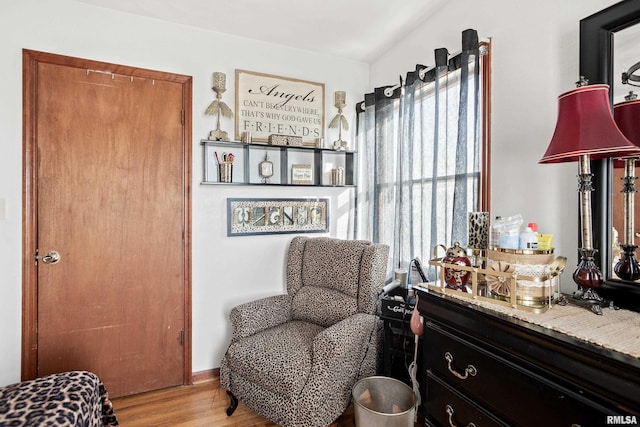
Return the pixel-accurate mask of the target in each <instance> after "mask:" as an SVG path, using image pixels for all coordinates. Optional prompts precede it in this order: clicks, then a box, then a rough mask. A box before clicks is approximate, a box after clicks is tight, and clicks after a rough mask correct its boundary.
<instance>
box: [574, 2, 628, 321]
mask: <svg viewBox="0 0 640 427" xmlns="http://www.w3.org/2000/svg"><path fill="white" fill-rule="evenodd" d="M638 34H640V2H638V1H636V0H625V1H622V2H620V3H616V4H614V5H613V6H611V7H609V8H606V9H604V10H602V11H600V12H598V13H595V14H593V15H591V16H589V17H587V18H584V19H582V20H581V21H580V75H582V76H585V77H586V78H587V79H588V80H589V83H590V84H595V83H605V84H608V85H609V86H610V87H611V88H612V90H611V92H610V97H611V101H612V104H613V102H619V101H621V100H624V95H625V94H626V93H628V92H629V91H630V90H632V89H634V88H633V87H629V86H628V85H622V84H621V74H622V69H623V68H624V67H625V66H626V67H627V69H628V67H629V66H630V65H633V64H634V63H636V62H638V61H640V43H638V41H637V40H638V38H637V37H638ZM631 40H635V41H633V42H632V41H631ZM634 56H635V59H634V58H633V57H634ZM625 64H626V65H625ZM635 89H637V90H635V92H636V93H640V88H635ZM638 120H640V117H639V118H638ZM591 169H592V172H593V173H594V177H593V182H594V187H595V189H594V192H593V194H592V200H593V236H594V247H595V248H596V249H598V251H599V252H598V255H597V256H598V258H597V259H598V265H599V266H600V268H601V270H602V273H603V276H604V278H605V283H604V285H603V286H602V288H601V289H600V291H599V293H600V294H601V295H602V296H604V297H606V298H610V299H613V300H614V301H615V302H616V303H617V304H618V305H620V306H621V307H625V308H630V309H633V310H635V311H640V281H636V282H631V281H626V280H621V279H619V278H618V277H616V276H615V274H614V272H613V262H614V251H613V249H612V248H613V244H614V241H613V238H612V236H613V227H614V221H615V223H616V228H617V227H621V226H620V225H619V224H618V221H622V220H621V218H622V212H623V207H622V198H621V197H620V196H619V192H620V189H621V185H622V183H621V182H620V180H619V177H620V176H621V172H620V171H618V172H616V171H615V169H617V168H614V165H613V161H612V160H610V159H606V160H598V161H594V162H592V167H591ZM638 170H639V168H638V166H637V167H636V176H638V172H637V171H638ZM636 185H638V182H636ZM638 209H640V204H636V210H638ZM614 212H615V214H614ZM614 218H615V219H614ZM636 218H639V216H636ZM635 225H636V230H635V231H638V230H639V229H640V222H639V221H638V219H636V220H635ZM618 231H619V232H620V233H622V228H619V229H618ZM620 237H621V238H622V234H620ZM639 240H640V239H639V238H636V244H637V243H638V241H639ZM637 255H638V251H636V256H637Z"/></svg>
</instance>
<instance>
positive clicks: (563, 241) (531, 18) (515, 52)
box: [371, 0, 616, 292]
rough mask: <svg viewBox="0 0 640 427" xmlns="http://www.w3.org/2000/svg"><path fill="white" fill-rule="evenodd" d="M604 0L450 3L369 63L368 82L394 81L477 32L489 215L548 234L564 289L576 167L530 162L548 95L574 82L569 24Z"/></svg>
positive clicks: (548, 109)
mask: <svg viewBox="0 0 640 427" xmlns="http://www.w3.org/2000/svg"><path fill="white" fill-rule="evenodd" d="M614 3H616V1H614V0H566V1H561V2H559V1H557V0H538V1H534V2H533V1H513V0H484V1H481V2H475V1H464V0H453V1H448V2H445V3H444V6H442V7H441V8H440V9H439V10H438V11H437V12H436V14H434V15H433V16H431V17H430V18H429V19H427V20H426V21H424V22H423V23H422V24H421V25H420V26H419V27H418V28H417V29H415V31H413V32H412V34H410V35H409V36H407V37H405V38H404V39H403V40H402V41H401V42H400V43H398V44H397V45H396V46H394V48H393V49H392V50H391V51H389V52H387V53H386V54H385V55H383V56H381V57H380V58H379V59H378V60H376V61H375V62H373V63H372V64H371V84H372V86H373V87H377V86H383V85H386V84H389V83H390V82H391V83H392V82H396V81H397V79H398V78H397V76H398V74H402V73H403V72H405V71H407V70H413V69H414V68H415V64H416V63H421V64H424V65H432V64H433V63H434V54H433V52H434V49H436V48H440V47H446V48H447V49H449V53H457V52H458V51H459V50H460V48H461V41H460V40H461V33H462V31H463V30H465V29H467V28H473V29H476V30H478V35H479V37H480V38H481V39H488V38H491V40H492V51H493V61H492V66H493V88H492V100H493V102H492V107H493V110H492V118H491V121H492V141H491V215H492V217H493V216H496V215H501V216H508V215H511V214H516V213H521V214H522V215H523V217H524V220H525V221H526V222H537V223H538V227H539V231H540V232H543V233H552V234H553V235H554V240H553V243H554V246H555V248H556V254H557V255H564V256H567V257H568V263H567V271H566V272H565V274H564V275H563V277H562V289H563V291H566V292H572V291H573V290H574V289H575V284H574V283H573V281H572V279H571V273H572V272H573V269H574V268H575V265H576V264H577V251H576V248H577V247H578V243H579V242H578V240H579V239H578V226H577V219H578V192H577V178H576V175H577V173H578V166H577V163H566V164H551V165H539V164H538V163H537V162H538V160H540V158H541V157H542V155H543V154H544V152H545V150H546V148H547V146H548V144H549V142H550V141H551V136H552V135H553V131H554V127H555V120H556V114H557V97H558V95H560V94H561V93H562V92H565V91H567V90H571V89H573V88H575V85H574V82H575V81H577V80H578V73H579V40H580V37H579V35H580V34H579V21H580V19H582V18H586V17H587V16H589V15H591V14H592V13H595V12H597V11H599V10H601V9H604V8H605V7H608V6H610V5H612V4H614Z"/></svg>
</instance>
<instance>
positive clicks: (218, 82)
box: [204, 72, 233, 141]
mask: <svg viewBox="0 0 640 427" xmlns="http://www.w3.org/2000/svg"><path fill="white" fill-rule="evenodd" d="M226 80H227V76H226V75H225V74H224V73H221V72H215V73H213V87H212V89H213V91H214V92H215V93H216V99H215V101H213V102H212V103H211V104H210V105H209V107H207V109H206V111H205V112H204V113H205V114H206V115H207V116H216V117H217V120H216V129H215V130H212V131H211V132H209V140H211V141H229V136H228V135H227V132H225V131H223V130H221V129H220V116H222V117H227V118H231V117H233V112H232V111H231V108H229V106H228V105H227V104H225V103H224V102H222V94H223V93H224V92H226V90H227V87H226Z"/></svg>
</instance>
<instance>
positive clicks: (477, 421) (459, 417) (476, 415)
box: [424, 374, 506, 427]
mask: <svg viewBox="0 0 640 427" xmlns="http://www.w3.org/2000/svg"><path fill="white" fill-rule="evenodd" d="M426 380H427V390H428V393H427V395H426V396H425V402H424V408H426V411H425V413H426V414H427V416H426V421H427V422H428V423H430V424H431V425H434V426H438V427H439V426H470V425H475V426H476V427H493V426H506V424H503V423H502V422H500V421H499V420H498V419H496V418H495V417H493V416H492V415H491V414H489V413H487V412H486V411H484V410H483V409H481V408H480V407H478V406H476V405H475V404H474V403H473V402H470V401H469V400H467V398H465V397H464V396H462V395H461V394H460V393H458V392H457V391H455V390H453V389H452V388H451V387H449V386H448V385H447V384H445V383H444V382H442V381H441V380H440V379H438V378H437V377H434V376H432V375H429V374H427V377H426ZM471 423H473V424H471Z"/></svg>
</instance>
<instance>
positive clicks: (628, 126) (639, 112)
mask: <svg viewBox="0 0 640 427" xmlns="http://www.w3.org/2000/svg"><path fill="white" fill-rule="evenodd" d="M613 118H614V120H615V121H616V124H617V125H618V128H619V129H620V130H621V131H622V133H623V134H624V136H626V137H627V139H628V140H629V141H631V142H633V143H634V144H635V145H637V146H638V147H640V99H633V100H631V101H624V102H619V103H617V104H616V105H615V106H614V107H613Z"/></svg>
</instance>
